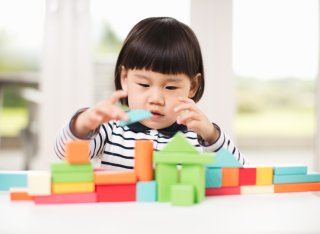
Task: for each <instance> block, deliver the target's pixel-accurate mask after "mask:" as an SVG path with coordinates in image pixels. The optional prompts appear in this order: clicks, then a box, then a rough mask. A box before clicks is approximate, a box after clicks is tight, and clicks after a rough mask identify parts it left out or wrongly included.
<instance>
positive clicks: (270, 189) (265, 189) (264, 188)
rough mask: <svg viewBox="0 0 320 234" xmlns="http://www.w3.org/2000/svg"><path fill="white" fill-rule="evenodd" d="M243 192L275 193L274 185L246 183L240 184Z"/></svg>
mask: <svg viewBox="0 0 320 234" xmlns="http://www.w3.org/2000/svg"><path fill="white" fill-rule="evenodd" d="M240 192H241V194H258V193H274V185H244V186H240Z"/></svg>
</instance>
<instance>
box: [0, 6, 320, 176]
mask: <svg viewBox="0 0 320 234" xmlns="http://www.w3.org/2000/svg"><path fill="white" fill-rule="evenodd" d="M150 16H171V17H174V18H177V19H178V20H180V21H182V22H184V23H185V24H187V25H190V26H191V27H192V28H193V29H194V30H195V32H196V34H197V36H198V38H199V41H200V44H201V47H202V50H203V54H204V63H205V66H206V79H207V80H209V82H207V86H206V92H207V93H206V95H205V97H204V99H206V100H203V101H202V102H201V103H200V105H201V106H202V107H204V109H205V110H208V109H209V111H208V112H209V114H208V115H209V116H210V117H211V119H212V120H213V121H215V120H216V119H217V122H219V123H221V125H222V126H223V128H224V129H226V131H227V133H228V134H229V135H230V136H231V137H232V138H233V139H234V141H235V142H236V143H237V145H238V147H239V148H240V150H241V151H242V153H244V154H245V155H246V156H247V159H248V160H249V161H250V163H252V164H270V165H274V164H278V163H302V164H307V165H308V166H309V167H310V168H311V169H314V170H315V169H318V170H320V166H319V157H320V156H319V150H318V148H317V147H318V146H317V144H316V137H317V135H316V133H317V130H316V129H317V127H318V125H317V124H316V123H317V122H319V114H317V108H316V105H317V102H316V100H317V95H319V94H317V92H319V90H317V82H318V84H319V81H318V80H319V78H317V77H318V64H319V58H318V57H319V48H318V47H319V1H317V0H308V1H304V0H233V1H232V0H213V1H209V0H207V1H206V0H198V1H196V0H162V1H155V0H154V1H150V0H149V1H148V0H136V1H130V0H118V1H104V0H90V1H89V0H65V1H59V0H47V1H44V0H28V1H22V0H0V147H1V148H0V170H22V169H30V168H47V167H48V165H49V162H50V161H52V160H56V158H55V157H54V155H52V152H53V144H54V136H55V133H56V132H57V131H58V129H59V127H60V126H62V124H63V123H64V121H65V120H67V118H69V117H70V115H71V114H72V113H74V111H76V109H77V108H80V107H83V106H86V105H92V104H93V103H96V102H98V101H100V100H101V99H103V98H106V97H108V96H109V95H110V93H111V92H112V90H113V71H114V65H115V61H116V58H117V54H118V52H119V50H120V48H121V45H122V42H123V40H124V38H125V36H126V35H127V33H128V32H129V30H130V29H131V28H132V27H133V25H135V24H136V23H137V22H138V21H140V20H141V19H143V18H146V17H150ZM212 38H213V39H212ZM211 80H212V83H211ZM219 85H220V86H219ZM219 87H222V89H223V92H222V93H221V92H220V93H219V90H218V89H219ZM210 91H213V93H214V94H210ZM215 95H216V96H215ZM318 97H319V96H318ZM212 100H218V102H219V103H217V104H216V105H215V102H214V101H213V104H212ZM210 102H211V103H210ZM317 119H318V121H317ZM63 120H64V121H63ZM318 142H319V140H318Z"/></svg>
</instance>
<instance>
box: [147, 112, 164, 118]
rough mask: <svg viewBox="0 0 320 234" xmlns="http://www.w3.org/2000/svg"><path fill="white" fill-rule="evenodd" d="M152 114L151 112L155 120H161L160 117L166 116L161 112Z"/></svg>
mask: <svg viewBox="0 0 320 234" xmlns="http://www.w3.org/2000/svg"><path fill="white" fill-rule="evenodd" d="M150 112H151V114H152V116H153V117H155V118H160V117H162V116H164V115H163V114H161V113H160V112H159V111H150Z"/></svg>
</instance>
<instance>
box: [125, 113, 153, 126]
mask: <svg viewBox="0 0 320 234" xmlns="http://www.w3.org/2000/svg"><path fill="white" fill-rule="evenodd" d="M127 115H128V118H129V120H127V121H123V120H121V121H120V126H125V125H129V124H132V123H135V122H139V121H141V120H144V119H148V118H150V117H151V116H152V114H151V112H150V111H147V110H138V109H137V110H130V111H128V112H127Z"/></svg>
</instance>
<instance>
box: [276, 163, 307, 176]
mask: <svg viewBox="0 0 320 234" xmlns="http://www.w3.org/2000/svg"><path fill="white" fill-rule="evenodd" d="M307 171H308V168H307V166H306V165H297V166H290V165H288V166H275V167H274V168H273V174H274V175H305V174H307Z"/></svg>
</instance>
